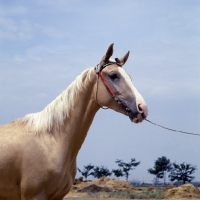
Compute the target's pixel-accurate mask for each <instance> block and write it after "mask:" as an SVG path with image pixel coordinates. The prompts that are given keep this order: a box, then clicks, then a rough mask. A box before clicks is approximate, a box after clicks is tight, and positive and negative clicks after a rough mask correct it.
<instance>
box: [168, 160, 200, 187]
mask: <svg viewBox="0 0 200 200" xmlns="http://www.w3.org/2000/svg"><path fill="white" fill-rule="evenodd" d="M195 170H197V168H196V166H192V165H191V164H187V163H184V162H183V163H181V164H180V165H178V164H176V163H173V164H172V169H171V173H170V174H169V178H170V180H171V181H175V180H177V181H183V184H185V183H186V182H191V181H192V180H193V179H194V176H191V175H192V174H193V173H194V172H195Z"/></svg>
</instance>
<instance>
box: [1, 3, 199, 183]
mask: <svg viewBox="0 0 200 200" xmlns="http://www.w3.org/2000/svg"><path fill="white" fill-rule="evenodd" d="M113 42H114V43H115V45H114V57H121V56H123V55H124V54H125V53H126V52H127V51H128V50H130V56H129V60H128V61H127V63H126V65H125V66H124V68H125V69H126V71H127V72H128V73H129V74H130V75H131V76H132V80H133V84H134V86H135V87H136V88H137V89H138V91H139V92H140V93H141V94H142V96H143V97H144V99H145V101H146V103H147V105H148V108H149V116H148V119H150V120H152V121H154V122H155V123H159V124H162V125H164V126H167V127H170V128H174V129H179V130H183V131H189V132H194V133H199V134H200V125H199V121H200V114H199V113H200V104H199V102H200V1H198V0H190V1H187V0H181V1H179V0H175V1H174V0H163V1H160V0H152V1H148V0H138V1H137V0H132V1H131V0H124V1H114V0H102V1H98V0H95V1H92V0H84V1H80V0H73V1H72V0H66V1H64V0H57V1H53V0H48V1H47V0H34V1H33V0H29V1H25V0H20V1H10V0H8V1H3V0H0V71H1V73H0V94H1V95H0V113H1V117H0V124H5V123H9V122H11V121H12V120H14V119H16V118H19V117H23V116H24V115H26V114H28V113H32V112H38V111H40V110H42V109H43V108H44V107H45V106H46V105H47V104H48V103H50V102H51V101H52V100H53V99H55V98H56V96H58V95H59V94H60V93H61V92H62V91H63V90H65V89H66V88H67V86H68V85H69V84H70V83H71V82H72V81H73V80H74V79H75V77H76V76H77V75H79V74H80V73H81V72H82V71H83V70H84V69H85V68H88V67H92V66H95V65H96V64H98V62H99V61H100V59H101V57H102V56H103V55H104V53H105V52H106V50H107V47H108V46H109V45H110V44H111V43H113ZM199 144H200V137H195V136H191V135H184V134H180V133H175V132H169V131H167V130H164V129H161V128H159V127H156V126H153V125H151V124H149V123H147V122H143V123H141V124H137V125H136V124H133V123H131V122H130V120H129V119H128V118H127V117H125V116H123V115H121V114H119V113H115V112H114V111H111V110H107V111H105V110H100V111H99V112H98V113H97V115H96V117H95V119H94V122H93V124H92V126H91V129H90V131H89V133H88V136H87V138H86V141H85V143H84V144H83V146H82V148H81V150H80V153H79V155H78V158H77V162H78V167H79V168H82V167H83V166H84V165H87V164H89V163H91V164H93V165H98V166H99V165H104V166H107V167H108V168H109V169H113V168H117V165H116V164H115V160H117V159H122V160H124V161H125V162H126V161H127V162H128V161H130V159H131V158H136V160H137V161H141V164H140V165H139V166H138V167H137V168H136V169H135V170H134V171H132V172H131V177H130V180H131V179H139V180H147V181H150V180H152V179H153V178H154V177H153V176H152V175H150V174H148V173H147V169H148V168H151V167H153V164H154V161H155V160H156V159H157V158H158V157H161V156H166V157H167V158H169V159H170V160H171V162H174V161H176V162H177V163H182V162H187V163H191V164H193V165H196V166H197V167H198V168H199V170H200V160H199V153H200V148H199V146H200V145H199ZM199 170H198V171H197V172H196V173H195V176H196V180H200V172H199Z"/></svg>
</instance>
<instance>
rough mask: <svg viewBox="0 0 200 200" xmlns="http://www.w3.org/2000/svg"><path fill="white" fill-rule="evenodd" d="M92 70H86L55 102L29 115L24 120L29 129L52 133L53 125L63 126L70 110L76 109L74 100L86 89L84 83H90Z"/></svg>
mask: <svg viewBox="0 0 200 200" xmlns="http://www.w3.org/2000/svg"><path fill="white" fill-rule="evenodd" d="M91 72H92V70H90V69H86V70H84V71H83V72H82V73H81V74H80V75H79V76H77V78H76V79H75V80H74V81H73V82H72V83H71V84H70V85H69V87H68V88H67V89H66V90H65V91H63V92H62V93H61V94H60V95H59V96H58V97H57V98H56V99H55V100H53V101H52V102H51V103H50V104H48V105H47V106H46V108H45V109H44V110H42V111H41V112H38V113H32V114H28V115H26V116H25V117H24V118H23V122H26V123H27V125H28V127H32V128H33V129H34V130H35V131H36V132H41V131H48V132H50V131H51V129H52V126H53V125H56V126H58V125H62V124H63V121H64V119H65V118H66V117H69V114H70V110H71V109H73V107H74V99H75V98H76V97H77V96H78V94H79V93H80V91H82V90H83V89H84V85H83V81H84V79H85V77H86V81H90V75H91Z"/></svg>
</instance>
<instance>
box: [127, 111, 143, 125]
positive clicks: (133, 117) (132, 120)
mask: <svg viewBox="0 0 200 200" xmlns="http://www.w3.org/2000/svg"><path fill="white" fill-rule="evenodd" d="M128 116H129V118H130V120H131V122H134V123H135V124H137V123H140V122H142V121H143V120H144V118H143V117H142V116H141V115H140V114H138V115H137V117H136V116H135V115H133V114H132V113H128Z"/></svg>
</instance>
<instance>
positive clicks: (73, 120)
mask: <svg viewBox="0 0 200 200" xmlns="http://www.w3.org/2000/svg"><path fill="white" fill-rule="evenodd" d="M91 70H92V69H91ZM88 73H90V75H87V77H85V78H83V82H82V89H81V90H79V91H78V92H77V95H76V97H75V98H74V99H73V101H74V103H73V104H74V105H73V107H72V108H71V110H70V111H69V116H68V117H66V118H65V119H64V124H63V126H62V127H63V129H62V134H63V135H64V138H65V139H64V140H66V141H65V145H66V147H67V148H68V149H70V150H71V152H70V154H71V156H76V155H77V153H78V151H79V149H80V148H81V145H82V143H83V142H84V139H85V137H86V135H87V132H88V130H89V128H90V125H91V123H92V121H93V118H94V116H95V114H96V112H97V111H98V109H99V106H98V105H97V103H96V99H95V95H94V90H95V89H96V88H95V81H96V75H95V74H94V72H93V71H92V72H88ZM88 79H89V80H88Z"/></svg>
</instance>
